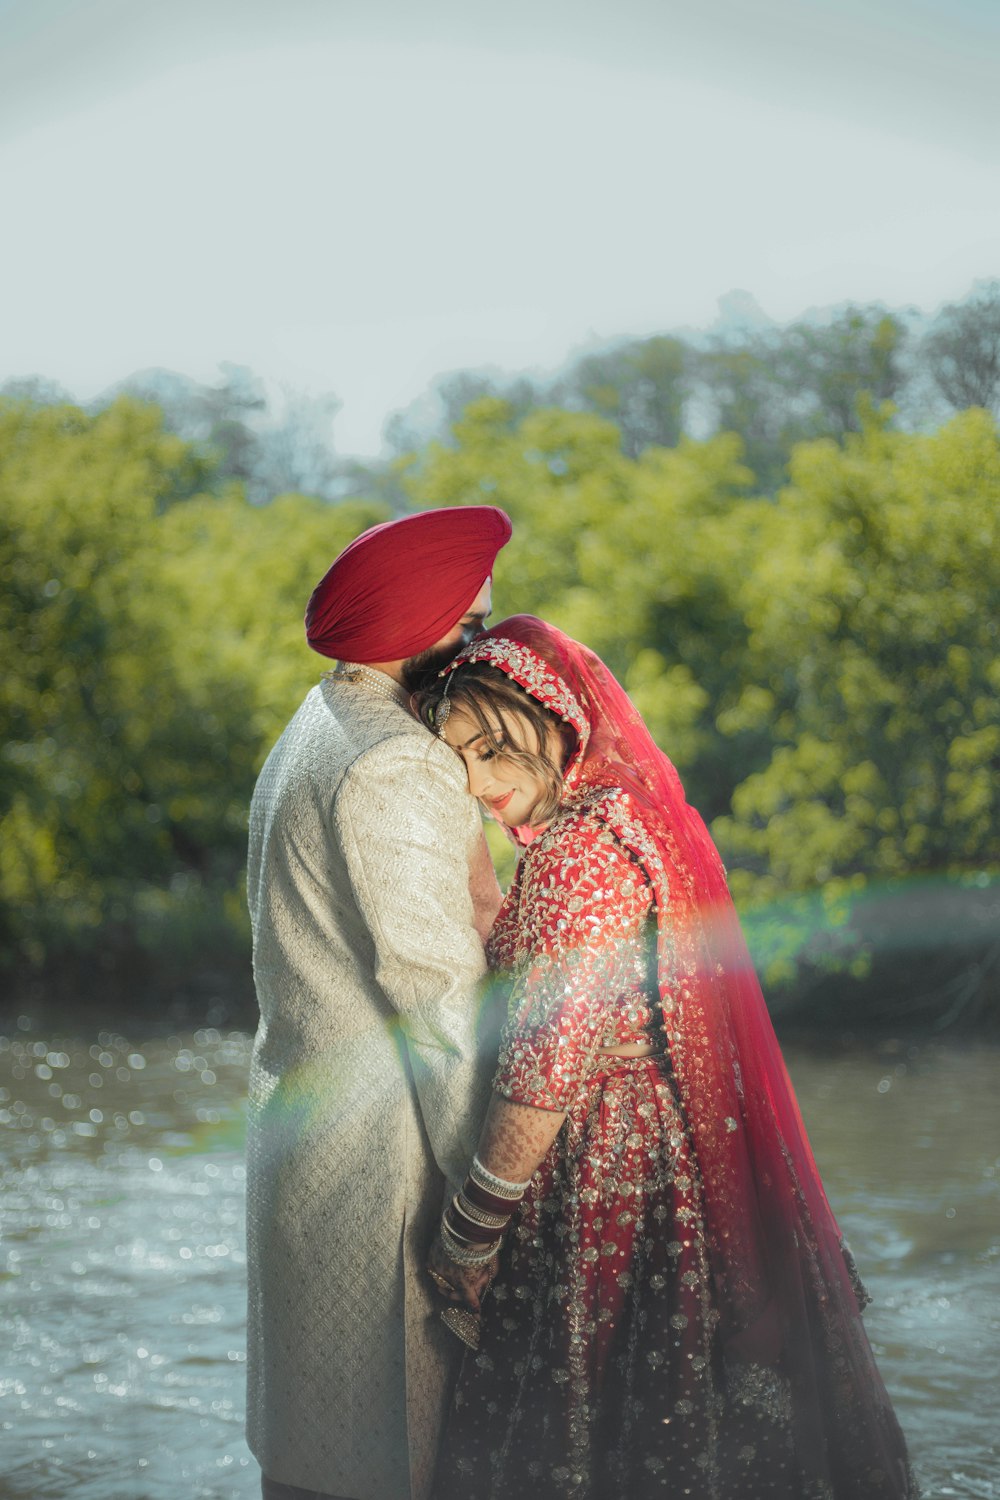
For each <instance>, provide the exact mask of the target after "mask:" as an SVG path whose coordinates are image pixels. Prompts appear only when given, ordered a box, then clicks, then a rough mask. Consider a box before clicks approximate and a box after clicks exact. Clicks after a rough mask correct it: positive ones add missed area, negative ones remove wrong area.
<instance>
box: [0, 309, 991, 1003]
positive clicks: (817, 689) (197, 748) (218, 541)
mask: <svg viewBox="0 0 1000 1500" xmlns="http://www.w3.org/2000/svg"><path fill="white" fill-rule="evenodd" d="M837 337H838V338H843V339H846V340H847V344H845V345H844V346H843V347H842V350H841V358H842V361H843V362H844V363H845V365H850V370H851V372H852V373H849V375H847V376H845V377H844V380H843V381H842V382H840V383H837V382H834V386H835V390H834V393H833V394H830V395H828V396H827V397H824V398H823V399H824V400H825V401H827V402H828V404H829V407H830V410H831V411H832V410H833V408H834V406H835V405H836V404H837V403H840V408H839V409H840V411H841V417H840V419H838V420H839V425H838V427H837V431H836V434H835V435H833V436H830V435H828V436H819V437H815V436H812V437H809V438H808V439H805V440H802V439H800V440H799V441H797V442H796V443H794V444H793V446H792V447H791V448H790V450H789V456H788V482H787V483H786V484H785V485H783V486H782V487H781V488H780V489H779V490H778V491H777V492H776V493H775V494H774V495H763V496H762V494H761V487H760V484H759V477H758V475H756V474H755V472H754V470H753V468H752V467H751V466H750V465H748V463H747V461H746V460H747V447H746V444H745V442H744V441H743V439H742V438H741V437H740V436H739V435H736V434H733V433H725V432H722V433H718V434H716V435H715V436H712V437H709V438H707V439H704V440H701V441H695V440H693V439H691V438H690V437H685V436H683V434H681V433H679V432H677V431H676V430H675V426H672V425H671V424H674V423H675V421H676V411H677V408H676V402H675V403H674V404H673V405H671V401H672V400H673V397H670V398H669V399H668V396H669V392H670V391H673V392H674V395H676V392H677V389H678V382H683V381H684V380H686V379H687V378H688V373H687V371H688V366H687V364H686V363H685V361H684V360H683V359H680V357H679V355H678V351H677V349H676V348H673V347H668V346H666V345H665V346H664V347H657V348H656V349H653V350H649V351H647V353H648V358H647V359H646V362H645V363H643V362H641V361H640V362H633V363H631V364H628V365H627V368H624V370H623V369H618V371H617V374H615V377H614V378H616V379H617V378H619V376H620V377H621V379H622V380H623V382H624V385H623V392H626V393H627V394H628V399H627V400H626V398H625V394H623V396H622V399H621V401H620V402H617V403H616V401H613V400H612V399H611V398H610V397H609V396H608V393H607V392H608V387H607V385H605V384H602V381H603V380H604V377H605V376H606V375H607V374H608V369H607V368H606V367H598V366H592V367H590V368H589V369H588V370H587V371H586V372H584V373H585V375H586V380H583V379H582V378H581V382H580V383H578V384H577V386H576V387H574V388H573V390H572V391H567V392H566V393H565V400H566V403H567V405H566V406H540V405H532V404H531V403H525V401H524V400H523V399H522V398H523V394H524V393H523V392H517V393H515V394H516V399H515V400H513V401H507V400H504V399H503V398H502V397H499V396H497V395H491V394H486V395H485V396H480V398H479V399H478V400H474V401H473V402H472V403H471V404H466V405H465V406H464V407H463V408H462V409H461V411H459V412H456V414H455V416H454V420H453V422H452V426H451V429H450V431H449V433H448V435H447V441H444V440H439V441H432V442H429V443H427V444H425V445H423V446H422V447H421V448H420V449H419V450H418V451H416V452H414V453H411V454H410V455H408V456H405V455H400V456H399V457H398V458H397V460H396V461H395V463H394V466H393V471H392V472H393V481H392V482H393V485H394V486H395V488H396V490H397V492H398V493H399V495H401V496H405V501H406V503H407V504H408V505H410V506H412V507H414V508H424V507H430V506H437V505H451V504H466V503H481V502H483V501H489V502H492V503H495V504H499V505H502V506H503V507H504V508H505V509H506V510H508V511H509V513H510V514H511V516H512V518H513V520H514V523H515V531H514V539H513V540H512V542H511V543H510V545H509V547H508V548H507V549H506V550H505V552H504V553H503V555H502V558H501V565H500V567H499V569H498V576H497V580H496V587H495V610H496V614H497V615H498V616H499V615H503V614H506V613H512V612H518V611H533V612H535V613H538V614H542V615H544V616H546V617H547V618H549V619H552V620H553V621H554V622H555V623H557V624H558V625H560V626H562V627H563V628H564V629H566V630H568V631H569V632H570V633H571V634H573V635H575V636H578V637H581V638H583V639H585V640H586V641H587V642H588V643H589V644H590V645H592V646H593V647H594V648H595V649H596V650H597V651H598V652H599V653H600V654H601V655H602V656H603V657H604V658H605V659H606V660H607V661H608V663H609V664H610V665H611V666H612V668H613V669H614V670H615V672H616V673H617V674H618V675H619V676H620V677H621V678H622V680H623V681H624V683H625V685H626V686H627V688H628V689H629V691H630V692H631V694H632V696H633V697H634V699H635V701H636V703H637V704H638V706H639V707H640V709H641V710H642V712H643V713H644V714H645V716H646V718H647V720H648V722H649V724H650V727H651V728H652V730H653V733H654V735H655V737H656V738H657V740H658V741H659V743H661V744H662V745H663V746H664V748H665V749H667V750H668V752H669V753H670V754H671V756H672V757H673V759H674V760H675V761H676V763H677V764H678V767H679V768H680V770H681V772H682V775H683V777H684V780H685V785H686V787H687V789H688V794H689V797H690V799H691V801H692V802H693V803H694V804H695V805H696V806H698V807H699V808H700V809H701V810H702V812H703V813H704V814H705V816H706V817H707V818H708V819H709V820H710V821H711V822H712V825H713V829H714V832H715V834H716V836H717V838H718V840H719V842H720V845H721V847H722V850H723V854H724V857H725V858H726V859H727V862H728V863H729V865H730V874H731V883H732V886H733V890H734V893H735V895H736V897H737V899H738V900H739V902H740V903H741V906H742V907H743V909H744V911H745V912H746V913H747V914H748V916H749V919H750V922H751V929H752V931H753V933H755V934H756V937H757V942H758V947H757V951H758V953H759V954H760V955H761V957H762V958H763V960H764V961H765V965H766V968H767V971H768V973H767V977H769V978H770V979H771V980H774V981H781V980H784V981H791V980H793V979H795V978H796V977H798V978H801V976H802V975H803V974H804V973H808V972H812V973H813V974H816V973H820V972H826V971H827V970H831V969H833V970H837V971H846V972H847V973H854V974H860V973H861V972H862V971H863V970H864V969H865V967H866V965H867V964H868V963H869V961H870V956H871V950H872V942H871V940H870V933H869V934H868V935H867V936H866V935H865V934H864V933H863V932H862V930H861V929H862V926H863V924H861V925H858V924H855V926H854V927H852V921H853V918H854V914H856V912H857V911H858V910H859V902H860V899H861V896H862V894H863V892H864V890H865V888H866V887H868V888H870V889H877V890H879V891H883V892H884V891H885V890H888V889H891V888H894V886H900V885H901V884H905V882H907V881H919V882H922V883H923V884H922V889H925V890H926V889H927V888H928V886H927V883H928V882H932V883H933V882H935V881H937V882H942V881H943V882H945V883H946V884H948V883H950V887H949V888H954V889H960V888H964V887H965V886H970V887H974V888H975V889H976V890H978V891H983V890H984V891H985V892H986V895H984V896H983V900H984V901H987V897H989V898H990V899H993V900H994V905H993V906H992V907H989V908H988V909H989V910H992V911H995V899H994V898H993V896H991V895H990V892H991V891H993V877H994V876H995V875H996V873H997V872H998V870H1000V833H998V828H1000V820H998V817H997V812H998V809H997V805H996V804H997V769H998V764H1000V710H998V703H1000V659H998V652H997V630H998V619H997V600H998V599H1000V537H998V535H997V528H998V520H997V518H998V513H1000V442H998V435H997V431H996V427H995V425H994V422H993V420H992V418H991V417H990V416H989V415H988V414H987V413H986V412H984V411H977V410H973V411H967V412H964V413H963V414H961V415H959V416H957V417H955V418H954V419H953V420H952V421H950V422H949V423H948V424H947V425H946V426H944V427H942V428H941V429H940V430H938V431H937V432H934V433H931V434H915V433H907V432H902V431H899V430H894V429H893V427H892V425H891V411H889V410H887V409H884V408H882V407H880V406H879V400H880V398H881V397H883V396H884V395H885V394H886V393H887V390H888V389H889V388H890V387H891V384H892V380H893V379H894V378H895V377H894V376H893V374H892V369H893V364H892V362H893V359H894V358H895V349H896V345H895V342H894V336H893V334H892V331H891V330H886V329H885V328H884V327H882V326H881V325H879V324H872V323H865V324H863V326H861V327H860V329H859V328H857V327H856V328H854V329H853V331H852V328H850V327H848V326H847V325H846V324H845V325H844V327H842V328H841V329H840V330H839V332H838V333H837ZM852 339H854V342H853V343H851V340H852ZM859 349H861V351H862V354H863V355H864V357H863V358H862V357H861V355H860V354H859V353H858V351H859ZM852 350H853V354H852V353H851V351H852ZM865 351H867V352H865ZM855 356H857V359H856V361H855V364H853V365H851V363H850V362H851V359H854V358H855ZM797 357H799V358H800V359H801V361H802V365H801V370H800V382H801V384H802V387H803V389H805V386H806V375H805V374H803V373H801V371H804V370H805V369H806V368H807V367H810V368H813V369H814V371H815V368H816V351H815V348H814V347H813V346H812V345H811V344H810V343H809V341H808V340H806V341H804V342H803V344H802V346H801V348H800V349H799V351H798V356H797ZM824 358H825V356H824ZM819 363H820V367H823V361H822V360H821V361H820V362H819ZM612 373H614V372H612ZM661 377H662V382H663V391H664V392H666V394H665V395H664V396H663V400H662V401H661V400H660V398H659V397H658V396H656V394H655V393H656V389H657V387H656V381H657V379H660V378H661ZM810 378H811V377H810ZM644 382H646V383H645V384H644ZM862 383H865V389H864V390H861V391H858V389H857V387H858V386H859V385H861V384H862ZM820 385H821V382H820V381H819V378H818V377H816V379H815V380H814V387H815V389H816V390H817V391H818V390H819V388H820ZM845 390H846V391H849V392H853V393H854V395H855V397H856V399H855V404H854V407H853V413H854V415H853V416H850V415H849V402H848V397H847V396H846V395H845V394H844V392H845ZM866 390H867V392H868V394H865V391H866ZM588 392H589V393H590V394H589V396H588V395H587V393H588ZM810 399H812V398H810ZM588 401H589V402H590V403H591V405H597V406H600V407H601V410H600V411H596V410H593V409H584V408H585V407H586V406H587V402H588ZM815 401H816V402H818V401H819V397H818V396H817V397H816V398H815ZM803 402H804V403H805V404H804V405H803V406H801V407H800V409H799V410H798V412H797V414H796V412H795V411H792V409H791V408H789V410H790V412H791V415H790V416H789V417H788V420H789V421H791V420H792V419H793V418H794V420H796V421H798V420H801V421H802V422H804V423H806V425H807V426H808V423H809V422H810V421H811V420H812V418H811V417H810V408H809V404H808V402H807V401H806V400H805V397H803ZM630 403H631V404H630ZM625 410H630V411H632V413H633V419H634V421H635V423H636V424H637V426H636V430H637V431H638V430H639V424H640V423H646V424H647V430H648V429H649V426H650V424H652V426H654V427H655V424H656V423H657V422H658V423H660V424H661V426H660V428H659V429H657V430H658V431H660V432H662V433H667V432H669V434H670V436H671V438H672V441H671V442H670V443H664V442H660V441H656V440H654V441H651V442H648V443H640V442H638V441H635V440H633V439H631V438H629V439H628V440H625V439H623V433H622V428H621V425H620V422H621V420H623V412H624V411H625ZM812 410H813V411H814V410H815V404H814V407H813V408H812ZM673 439H675V440H673ZM375 494H376V498H375V499H369V500H362V499H355V500H350V501H344V502H341V503H338V504H331V503H328V502H326V501H322V500H318V499H315V498H307V497H306V496H303V495H301V494H286V495H282V496H280V497H279V498H277V499H275V500H273V501H272V502H271V503H270V504H268V505H259V504H251V503H250V502H249V501H248V499H247V497H246V490H245V487H244V486H243V485H241V484H239V483H238V482H236V481H234V480H232V479H231V478H228V477H227V475H226V473H225V472H224V470H223V469H221V468H220V465H219V463H218V460H217V457H214V458H213V456H212V454H211V452H210V451H209V449H208V448H206V446H205V445H204V444H202V443H199V442H194V443H188V442H185V441H183V440H182V439H181V438H180V437H179V436H177V435H176V434H175V433H171V432H168V431H166V430H165V428H164V425H163V423H162V420H161V416H160V413H159V411H158V409H157V408H156V407H155V406H152V405H151V404H149V403H148V402H142V401H138V400H135V399H133V398H128V397H123V398H120V399H119V400H117V401H115V402H114V403H113V404H112V405H111V406H110V407H108V408H106V409H104V410H102V411H100V412H98V413H96V414H86V413H84V412H83V411H81V410H79V409H78V408H76V407H73V406H71V405H67V404H48V405H46V404H44V403H43V402H41V401H40V400H39V399H37V397H33V396H32V395H31V393H25V394H24V395H22V396H20V397H17V398H8V399H6V400H2V401H0V571H2V579H3V590H2V596H0V632H2V639H3V653H4V661H5V674H4V677H3V680H2V683H0V706H2V712H3V719H4V729H5V733H4V740H5V745H4V749H3V752H2V759H0V938H2V944H3V950H4V954H5V962H6V964H7V966H8V968H9V969H11V970H13V971H14V972H15V973H16V974H17V975H18V976H19V979H20V980H21V981H23V979H24V977H25V976H26V975H27V976H29V977H30V976H31V975H32V974H35V975H43V974H45V975H48V974H51V973H52V972H53V971H54V970H55V969H58V968H59V966H60V965H61V966H62V967H63V970H64V972H65V973H67V974H69V975H70V976H71V977H72V980H73V982H74V983H76V984H86V985H89V984H90V982H91V980H92V979H93V980H97V979H99V980H100V981H101V983H100V984H94V985H93V986H92V987H93V988H95V989H100V988H101V985H104V986H106V985H107V984H110V983H111V982H112V981H118V982H123V981H124V980H126V979H127V980H128V981H129V982H131V981H133V980H134V981H135V982H136V983H140V982H142V983H145V982H147V980H148V977H149V975H151V974H155V975H156V976H157V977H158V980H159V983H160V987H161V989H162V988H163V987H164V986H166V987H167V989H169V988H170V986H178V987H183V985H185V984H188V983H191V982H193V981H192V976H193V975H196V976H198V979H197V983H199V984H202V985H203V986H207V987H208V988H209V989H210V988H212V987H213V986H214V985H215V984H216V983H217V979H216V976H217V975H220V974H224V973H230V974H231V973H233V972H234V971H237V970H238V969H239V968H240V966H245V954H246V921H245V916H244V912H243V898H242V868H243V860H244V851H245V827H246V809H247V805H248V802H249V798H250V792H251V789H252V786H253V781H254V778H255V775H256V773H257V770H258V769H259V766H260V764H261V763H262V761H263V758H264V756H265V755H266V753H267V750H268V748H269V747H270V745H271V744H272V743H273V741H274V739H275V738H276V736H277V734H278V733H279V732H280V730H281V728H282V726H283V724H284V723H285V721H286V720H287V718H288V716H289V715H290V713H291V712H292V711H293V710H294V708H295V707H296V705H297V703H298V702H299V701H300V699H301V697H302V695H303V693H304V692H305V690H306V689H307V688H308V687H309V686H310V685H311V683H312V682H314V681H315V680H316V677H317V676H318V673H319V670H321V664H320V663H319V662H318V660H317V659H316V658H315V657H313V656H312V655H311V654H310V653H309V651H308V650H307V648H306V646H305V644H304V641H303V638H302V628H301V617H302V611H303V607H304V604H305V601H306V599H307V598H308V595H309V592H310V590H311V588H312V586H313V584H314V583H315V581H316V579H317V577H318V576H319V575H320V574H321V573H322V571H323V570H324V568H325V567H326V566H327V564H328V562H329V560H330V559H331V558H332V557H333V555H334V554H335V553H336V552H338V551H339V550H340V549H341V548H342V547H343V546H344V545H345V544H346V543H347V541H349V540H350V539H351V538H352V537H353V536H354V535H356V534H357V532H358V531H360V530H362V529H363V528H364V527H365V526H368V525H371V524H373V523H374V522H375V521H378V520H381V519H384V518H385V517H386V516H387V515H388V514H389V513H390V511H389V509H388V507H387V505H386V502H385V499H384V498H382V497H384V496H385V494H386V488H385V486H382V487H381V488H376V491H375ZM496 849H497V850H498V851H499V850H500V849H501V845H500V844H497V845H496ZM987 907H988V902H987ZM986 909H987V908H986V907H984V910H986ZM977 930H978V929H977ZM976 942H978V939H976ZM976 942H972V940H971V939H970V943H971V948H975V947H976ZM980 946H981V945H980ZM971 948H970V950H969V951H971ZM963 951H964V950H963ZM977 951H978V950H977ZM924 961H925V960H924V957H922V958H921V960H920V962H921V963H923V962H924ZM977 961H978V960H977ZM243 973H244V974H245V967H244V968H243ZM218 982H219V983H221V982H222V981H221V980H220V981H218ZM962 993H964V991H963V992H962Z"/></svg>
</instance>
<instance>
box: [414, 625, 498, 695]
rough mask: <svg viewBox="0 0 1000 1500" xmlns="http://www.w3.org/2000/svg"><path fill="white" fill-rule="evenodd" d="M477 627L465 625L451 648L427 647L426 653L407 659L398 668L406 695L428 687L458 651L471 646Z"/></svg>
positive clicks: (422, 652) (479, 629)
mask: <svg viewBox="0 0 1000 1500" xmlns="http://www.w3.org/2000/svg"><path fill="white" fill-rule="evenodd" d="M481 628H482V627H481V626H479V625H466V626H465V628H464V629H463V631H462V635H461V639H460V640H458V641H456V642H455V643H454V645H452V646H429V647H428V649H427V650H426V651H421V652H420V653H419V654H418V655H417V656H410V657H407V659H406V661H404V663H403V665H402V666H401V667H400V669H399V670H400V674H401V676H402V679H403V686H404V687H405V688H406V691H407V692H408V693H418V692H419V691H420V689H421V688H425V687H430V685H431V683H432V682H433V681H434V679H435V677H436V676H437V675H438V673H439V672H440V671H441V670H442V668H444V667H446V666H447V665H448V663H449V662H450V661H454V660H455V657H456V656H457V655H458V653H459V652H460V651H464V650H465V648H466V646H469V645H471V644H472V642H473V641H474V640H475V638H476V636H477V635H479V633H480V631H481Z"/></svg>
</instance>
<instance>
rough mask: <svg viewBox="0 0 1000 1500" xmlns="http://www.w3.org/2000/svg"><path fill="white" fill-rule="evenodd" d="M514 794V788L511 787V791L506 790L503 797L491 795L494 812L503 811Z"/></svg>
mask: <svg viewBox="0 0 1000 1500" xmlns="http://www.w3.org/2000/svg"><path fill="white" fill-rule="evenodd" d="M513 795H514V788H513V787H511V789H510V791H509V792H505V793H504V795H503V796H502V797H491V798H490V807H491V808H492V809H493V811H494V812H503V810H504V808H505V807H506V806H507V803H508V802H509V801H510V799H511V797H513Z"/></svg>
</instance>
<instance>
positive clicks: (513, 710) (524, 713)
mask: <svg viewBox="0 0 1000 1500" xmlns="http://www.w3.org/2000/svg"><path fill="white" fill-rule="evenodd" d="M445 699H447V701H448V703H449V704H450V705H451V706H452V707H454V708H462V709H464V710H465V712H466V713H467V714H468V715H469V717H470V719H471V720H472V722H473V723H474V724H475V726H476V728H477V729H478V730H479V732H480V733H481V734H482V736H483V739H484V740H485V741H486V743H487V745H488V746H489V748H490V749H491V750H492V751H493V752H494V754H496V755H503V756H505V757H506V759H507V760H510V761H513V762H514V764H515V765H519V766H523V767H524V768H525V770H527V771H530V772H531V773H532V774H533V775H534V776H537V777H538V779H539V780H540V781H541V783H542V787H543V791H542V795H541V796H540V797H539V799H538V801H537V802H536V803H535V805H534V807H533V808H532V809H531V815H530V818H529V822H531V823H533V824H537V823H547V822H548V821H549V819H550V818H551V817H552V816H553V815H554V813H555V811H556V808H557V807H558V806H559V799H560V797H561V796H562V788H563V777H562V768H563V766H564V765H565V763H566V760H567V758H568V756H569V754H570V753H571V751H572V750H573V748H574V746H575V744H576V736H575V735H574V733H573V731H572V730H571V729H570V728H569V726H568V725H567V724H564V723H563V721H562V719H560V718H559V717H558V715H556V714H554V713H552V711H551V709H548V708H546V707H545V706H544V705H543V704H541V703H539V702H538V700H537V698H532V696H531V694H530V693H526V692H525V691H524V689H523V688H522V687H520V686H519V685H518V684H517V683H516V682H514V681H513V679H512V678H510V677H509V676H508V675H507V673H506V672H501V671H500V669H499V667H491V666H488V665H487V664H486V663H485V662H469V663H468V665H464V666H461V667H456V668H455V670H454V671H453V672H449V674H448V676H447V677H435V678H434V680H433V682H431V683H430V685H429V686H428V687H424V688H421V689H420V690H419V691H418V692H416V693H414V694H413V696H412V698H411V699H410V702H411V704H412V706H413V708H414V710H415V712H416V714H417V717H418V718H419V719H420V721H421V723H423V724H426V725H427V728H428V729H430V730H432V731H433V732H434V733H435V734H436V733H437V732H438V726H439V725H440V724H441V719H440V717H439V710H440V708H441V704H442V702H443V701H444V700H445ZM449 711H450V710H449ZM551 730H555V732H556V736H557V739H556V743H557V744H558V746H559V751H558V757H559V758H558V760H553V759H552V758H551V757H550V756H549V755H548V754H547V753H546V749H545V747H546V745H548V744H551V743H552V741H551V738H550V731H551Z"/></svg>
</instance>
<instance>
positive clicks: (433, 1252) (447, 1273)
mask: <svg viewBox="0 0 1000 1500" xmlns="http://www.w3.org/2000/svg"><path fill="white" fill-rule="evenodd" d="M499 1264H500V1257H499V1256H498V1255H494V1256H493V1258H492V1260H489V1261H487V1262H486V1264H485V1265H483V1266H459V1265H456V1264H455V1262H454V1261H453V1260H452V1259H451V1258H450V1257H449V1255H448V1253H447V1251H446V1250H445V1248H444V1246H443V1244H442V1243H441V1236H440V1234H437V1235H435V1236H434V1241H433V1243H432V1245H431V1248H430V1252H429V1254H428V1256H427V1274H428V1275H429V1276H430V1278H431V1280H432V1281H433V1283H434V1285H435V1287H436V1288H437V1290H438V1292H439V1293H440V1295H441V1296H442V1297H444V1298H445V1299H446V1301H448V1302H460V1303H463V1304H464V1306H466V1307H468V1308H469V1309H471V1311H472V1312H475V1313H478V1312H479V1310H480V1308H481V1306H482V1298H483V1294H484V1293H485V1291H486V1288H487V1287H488V1286H489V1284H490V1282H491V1281H492V1280H493V1278H494V1276H495V1275H496V1273H497V1269H498V1267H499Z"/></svg>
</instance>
